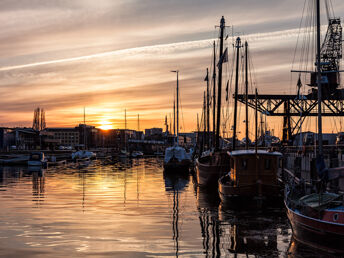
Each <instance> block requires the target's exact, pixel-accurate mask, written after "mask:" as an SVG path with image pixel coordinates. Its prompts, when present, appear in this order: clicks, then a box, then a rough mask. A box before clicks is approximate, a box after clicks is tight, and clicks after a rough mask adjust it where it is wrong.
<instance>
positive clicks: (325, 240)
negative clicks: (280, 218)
mask: <svg viewBox="0 0 344 258" xmlns="http://www.w3.org/2000/svg"><path fill="white" fill-rule="evenodd" d="M285 205H286V204H285ZM286 207H287V215H288V218H289V221H290V224H291V227H292V229H293V237H294V238H295V239H296V240H297V241H298V242H300V243H303V244H305V245H308V246H311V247H313V248H317V249H320V250H323V251H325V252H329V253H335V254H344V224H337V223H330V222H325V221H322V220H317V219H313V218H310V217H307V216H303V215H301V214H299V213H296V212H295V211H293V210H292V209H290V208H289V207H288V206H287V205H286Z"/></svg>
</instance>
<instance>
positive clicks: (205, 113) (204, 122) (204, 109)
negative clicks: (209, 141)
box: [203, 91, 207, 150]
mask: <svg viewBox="0 0 344 258" xmlns="http://www.w3.org/2000/svg"><path fill="white" fill-rule="evenodd" d="M205 96H206V95H205V91H204V92H203V120H204V121H203V126H204V128H203V150H204V149H205V143H206V136H205V133H206V131H207V107H206V105H207V102H206V99H205Z"/></svg>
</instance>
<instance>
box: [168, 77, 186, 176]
mask: <svg viewBox="0 0 344 258" xmlns="http://www.w3.org/2000/svg"><path fill="white" fill-rule="evenodd" d="M172 72H175V73H176V74H177V94H176V95H177V100H176V103H177V105H176V106H177V112H176V113H177V116H176V121H177V127H176V128H177V137H176V138H175V142H174V146H171V147H168V148H166V150H165V155H164V170H165V171H166V172H174V173H178V172H189V167H190V164H191V156H192V153H187V152H186V150H185V148H184V147H181V146H179V71H178V70H177V71H172Z"/></svg>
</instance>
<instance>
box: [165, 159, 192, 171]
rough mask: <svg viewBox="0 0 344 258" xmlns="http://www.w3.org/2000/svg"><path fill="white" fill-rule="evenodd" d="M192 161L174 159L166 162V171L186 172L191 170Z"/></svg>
mask: <svg viewBox="0 0 344 258" xmlns="http://www.w3.org/2000/svg"><path fill="white" fill-rule="evenodd" d="M189 168H190V161H189V160H182V161H180V162H179V161H177V160H172V161H170V162H167V163H164V171H165V172H166V173H185V172H189Z"/></svg>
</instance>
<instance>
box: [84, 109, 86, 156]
mask: <svg viewBox="0 0 344 258" xmlns="http://www.w3.org/2000/svg"><path fill="white" fill-rule="evenodd" d="M86 140H87V138H86V107H84V148H85V150H86V149H87V146H86V145H87V144H86Z"/></svg>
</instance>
